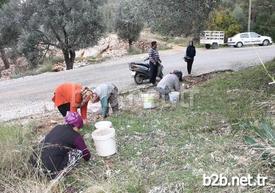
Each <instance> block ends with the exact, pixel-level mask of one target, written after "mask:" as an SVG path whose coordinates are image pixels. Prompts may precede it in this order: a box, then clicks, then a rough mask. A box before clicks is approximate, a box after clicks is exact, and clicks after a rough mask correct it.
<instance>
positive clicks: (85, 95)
mask: <svg viewBox="0 0 275 193" xmlns="http://www.w3.org/2000/svg"><path fill="white" fill-rule="evenodd" d="M81 97H82V101H81V104H80V107H82V106H83V105H85V104H87V103H88V102H89V100H92V97H93V92H92V91H91V90H90V89H89V88H87V87H85V88H84V89H82V90H81Z"/></svg>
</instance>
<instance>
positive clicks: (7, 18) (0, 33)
mask: <svg viewBox="0 0 275 193" xmlns="http://www.w3.org/2000/svg"><path fill="white" fill-rule="evenodd" d="M6 2H7V0H4V1H3V0H1V1H0V8H1V9H0V57H1V59H2V61H3V63H4V66H5V69H8V68H9V67H10V63H9V60H8V58H7V56H6V51H5V48H9V47H12V46H14V45H15V44H16V43H17V38H18V36H19V28H18V26H17V24H16V22H14V20H13V18H14V13H15V12H16V10H13V9H12V6H10V4H11V3H10V4H4V3H6Z"/></svg>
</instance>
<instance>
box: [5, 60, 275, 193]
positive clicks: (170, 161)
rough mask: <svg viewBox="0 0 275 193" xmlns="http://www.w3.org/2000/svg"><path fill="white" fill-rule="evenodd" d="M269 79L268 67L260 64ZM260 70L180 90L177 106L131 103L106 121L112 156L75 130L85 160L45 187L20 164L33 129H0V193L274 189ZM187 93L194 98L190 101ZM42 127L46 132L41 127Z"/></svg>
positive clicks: (270, 117)
mask: <svg viewBox="0 0 275 193" xmlns="http://www.w3.org/2000/svg"><path fill="white" fill-rule="evenodd" d="M267 69H268V70H269V71H270V72H271V73H272V74H274V72H275V61H273V62H271V63H269V64H267ZM269 82H270V79H269V78H268V76H265V71H264V70H263V68H262V67H260V66H259V67H255V68H249V69H246V70H242V71H240V72H232V73H231V72H230V73H224V74H219V75H217V76H216V77H215V78H213V79H211V80H209V81H207V82H205V83H201V84H200V85H197V86H195V87H193V88H192V89H190V92H189V91H188V90H187V91H186V92H185V94H184V98H183V103H181V104H180V105H178V106H173V105H169V104H163V103H160V104H159V106H158V107H157V108H156V109H154V110H150V111H144V110H143V109H142V106H141V105H139V103H136V104H135V106H134V108H133V107H131V108H128V109H124V110H123V112H121V113H120V114H118V115H116V116H113V117H111V118H109V120H110V121H112V123H113V125H114V127H115V129H116V132H117V143H118V154H116V155H114V156H111V157H110V158H108V159H103V158H101V157H98V156H96V153H95V150H94V147H93V144H92V140H91V135H90V134H91V132H92V131H93V130H94V128H93V127H86V128H84V129H83V130H82V132H83V134H84V136H85V138H86V141H87V142H88V145H89V147H90V149H91V150H92V153H93V155H94V156H93V160H91V161H90V162H88V163H84V162H81V163H80V165H79V166H78V167H77V169H75V170H72V171H71V172H70V173H69V175H68V176H66V177H65V178H63V179H61V180H60V181H58V183H57V184H55V185H53V186H52V183H53V182H52V181H51V182H49V181H47V180H46V179H45V178H43V177H39V176H38V175H33V173H31V169H29V166H28V164H27V160H28V156H29V155H30V153H31V151H32V148H31V147H32V145H33V144H35V143H37V141H38V140H37V138H38V136H41V134H43V133H45V131H42V132H41V130H39V132H37V129H35V128H36V124H34V123H33V124H31V125H28V126H21V125H9V124H4V125H1V128H0V139H1V140H0V146H1V148H0V150H1V159H0V160H1V164H0V191H1V192H4V193H7V192H19V193H21V192H22V193H23V192H45V190H46V189H47V188H49V187H52V189H51V192H86V193H89V192H121V193H122V192H123V193H124V192H129V193H138V192H141V193H143V192H151V193H153V192H155V193H160V192H165V191H169V190H170V191H172V192H176V190H177V191H178V192H190V193H191V192H192V193H195V192H200V193H201V192H211V193H218V192H221V191H223V192H239V191H242V192H247V193H248V192H251V193H252V192H253V193H255V192H256V193H263V192H266V193H268V192H272V191H274V148H275V147H274V132H275V127H274V114H275V111H274V109H275V102H274V95H275V89H274V86H273V85H268V83H269ZM191 93H195V94H194V95H193V96H194V100H191V101H192V103H190V95H191ZM47 129H49V128H47ZM213 173H217V174H221V173H222V174H224V175H226V176H228V177H232V176H246V175H247V174H251V175H252V176H257V174H262V175H264V176H267V177H268V179H269V180H268V184H267V185H266V186H264V187H222V188H220V187H219V188H217V187H216V188H215V187H203V186H202V182H203V181H202V180H203V179H202V177H203V174H206V175H211V174H213Z"/></svg>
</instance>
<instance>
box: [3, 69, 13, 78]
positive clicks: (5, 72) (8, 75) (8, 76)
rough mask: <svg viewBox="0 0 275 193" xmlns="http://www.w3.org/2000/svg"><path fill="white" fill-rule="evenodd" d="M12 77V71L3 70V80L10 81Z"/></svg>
mask: <svg viewBox="0 0 275 193" xmlns="http://www.w3.org/2000/svg"><path fill="white" fill-rule="evenodd" d="M11 75H12V71H11V69H7V70H2V72H1V80H9V79H10V78H11Z"/></svg>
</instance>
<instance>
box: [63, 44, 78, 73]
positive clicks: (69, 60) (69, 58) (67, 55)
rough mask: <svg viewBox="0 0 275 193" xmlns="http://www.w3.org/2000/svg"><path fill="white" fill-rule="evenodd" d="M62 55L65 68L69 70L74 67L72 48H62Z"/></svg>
mask: <svg viewBox="0 0 275 193" xmlns="http://www.w3.org/2000/svg"><path fill="white" fill-rule="evenodd" d="M62 51H63V55H64V59H65V63H66V69H67V70H71V69H73V67H74V60H75V51H74V50H67V49H64V50H62Z"/></svg>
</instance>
